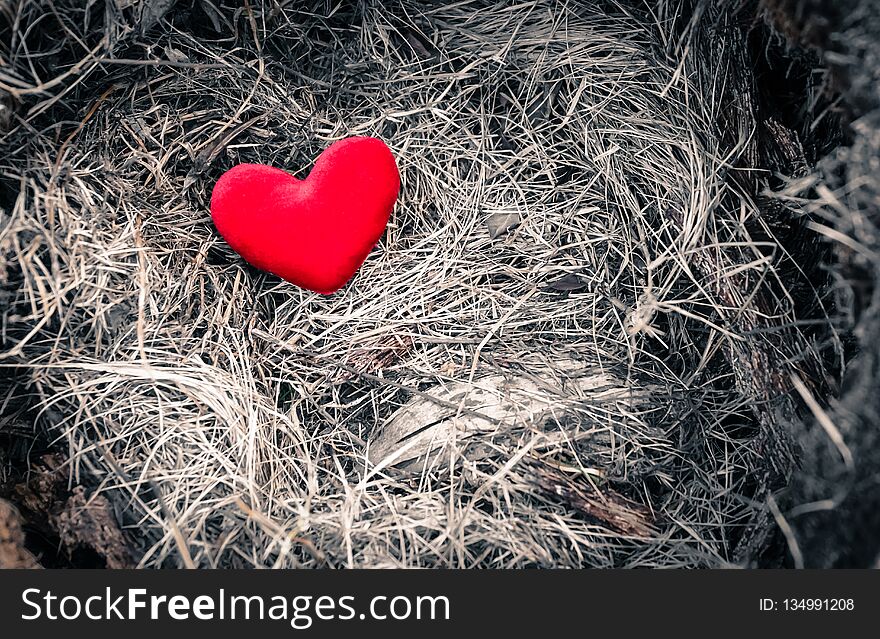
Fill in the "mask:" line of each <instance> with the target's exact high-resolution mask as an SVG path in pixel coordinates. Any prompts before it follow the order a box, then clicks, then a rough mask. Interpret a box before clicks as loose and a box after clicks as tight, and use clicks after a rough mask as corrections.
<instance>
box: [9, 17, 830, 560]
mask: <svg viewBox="0 0 880 639" xmlns="http://www.w3.org/2000/svg"><path fill="white" fill-rule="evenodd" d="M172 4H173V3H168V2H165V3H163V2H152V3H140V4H137V3H127V4H126V3H118V2H117V3H115V4H114V3H113V2H108V3H107V4H106V6H107V7H114V9H113V10H111V9H106V10H105V9H104V8H102V7H101V6H99V7H97V8H93V9H91V10H86V11H82V10H76V9H74V8H72V7H73V6H74V5H78V3H74V2H71V3H66V2H60V1H59V2H55V3H54V4H53V5H52V6H53V7H54V10H53V11H46V10H45V6H43V5H44V3H41V2H37V1H36V0H17V1H14V2H11V3H7V5H6V6H5V7H4V9H3V10H2V13H3V18H2V19H0V20H7V21H8V23H9V24H7V25H6V26H2V22H0V33H2V37H0V42H3V43H4V44H2V45H0V59H2V66H0V92H2V91H4V90H5V92H6V93H7V94H9V95H10V96H12V98H11V99H10V100H8V101H7V104H8V105H9V107H10V109H12V108H14V109H15V111H16V113H15V115H14V116H12V117H11V118H10V124H9V127H8V130H7V132H6V133H5V134H4V136H3V138H2V140H0V181H2V189H3V192H2V197H3V199H2V200H0V260H5V262H6V269H5V276H4V275H3V273H4V270H3V269H0V278H3V282H2V283H3V284H4V286H3V290H4V291H5V292H4V293H2V294H3V295H5V296H6V303H5V306H3V308H2V309H0V331H2V332H0V345H2V350H0V366H3V367H5V370H7V371H10V372H11V371H13V370H14V371H15V372H16V374H17V377H15V378H14V379H15V383H14V384H13V385H12V386H11V387H10V388H11V390H10V391H9V394H8V397H13V396H14V397H16V398H17V399H16V401H24V402H26V403H27V404H28V405H29V406H32V407H33V409H34V410H35V411H37V412H38V413H39V415H40V417H41V422H40V423H41V424H43V425H45V426H46V427H47V428H49V429H50V432H51V433H53V435H54V436H55V437H56V438H57V441H58V442H59V443H61V444H62V446H63V447H65V448H66V449H67V451H68V453H69V456H70V460H69V469H70V473H71V478H72V481H73V482H74V483H80V482H92V484H93V485H94V490H95V492H97V493H99V494H104V495H106V496H108V498H109V499H111V501H112V502H113V503H114V504H116V505H117V508H118V511H119V512H120V513H122V516H123V518H124V522H125V524H126V527H127V530H129V532H130V538H131V540H132V544H133V546H134V547H136V548H137V549H138V556H139V558H140V565H142V566H181V565H198V566H212V567H213V566H221V567H227V566H275V567H294V566H297V567H312V566H336V567H348V566H352V567H354V566H370V567H386V566H428V567H435V566H436V567H498V568H500V567H522V566H544V567H548V566H594V567H610V566H628V567H631V566H709V565H724V564H727V563H728V562H739V563H744V562H748V561H750V560H752V559H754V558H755V557H756V555H757V554H758V553H759V552H760V551H761V550H762V549H763V548H764V547H765V546H766V544H767V540H766V533H767V530H768V527H769V523H768V522H769V521H770V519H769V517H770V510H769V507H768V497H769V495H770V492H771V491H772V490H774V489H775V488H778V487H780V486H782V485H784V484H785V481H786V480H787V477H788V476H789V473H790V472H791V468H792V464H793V459H794V456H795V452H794V451H793V449H792V447H791V445H790V442H789V438H788V436H787V434H786V431H785V423H786V419H787V417H788V416H790V415H791V414H792V412H793V410H794V406H793V403H792V401H791V400H790V399H789V398H788V392H789V390H790V379H791V375H792V374H797V375H798V377H799V378H803V380H804V381H805V382H806V383H807V384H810V383H811V380H814V379H820V378H821V375H820V374H819V372H818V369H819V366H820V364H819V362H820V361H821V359H822V358H821V357H820V354H819V353H816V352H815V348H814V346H813V343H812V341H810V340H808V339H807V338H806V337H804V335H803V334H802V332H801V330H802V328H801V326H800V324H799V320H800V319H805V318H799V317H798V308H799V304H800V301H799V300H795V299H794V298H793V297H792V296H789V295H788V294H787V291H788V288H789V287H790V280H788V279H786V278H783V277H781V276H780V272H782V270H784V269H785V268H788V269H789V270H796V269H793V268H792V265H796V264H797V263H799V260H801V259H802V256H800V255H798V254H797V253H796V252H795V253H793V251H801V252H803V253H804V255H806V254H808V253H809V252H810V251H811V247H810V246H809V245H801V246H799V247H794V248H793V247H786V246H783V245H782V244H781V242H780V240H778V239H777V237H776V235H775V233H774V229H773V228H770V227H769V226H768V224H767V222H766V221H765V219H764V218H763V217H762V215H761V213H762V211H761V208H760V206H759V201H758V199H757V195H758V193H760V192H761V191H762V189H763V188H765V187H766V186H767V181H768V179H769V176H768V174H767V172H766V171H763V172H762V171H758V170H756V169H759V168H761V166H762V165H761V164H760V163H761V153H760V150H759V146H758V142H757V140H758V137H759V135H760V131H761V128H760V126H759V122H758V121H757V120H756V115H755V113H756V108H757V107H756V104H757V97H756V96H755V95H754V87H753V86H752V84H751V81H750V80H749V79H748V72H746V71H745V69H748V66H747V65H748V64H749V54H748V50H747V47H746V42H745V38H744V34H743V27H742V25H741V24H740V23H739V21H740V19H741V18H740V15H739V14H737V13H736V9H735V8H734V7H733V6H732V5H733V3H726V2H718V3H705V2H703V3H698V4H697V5H696V8H695V9H693V10H688V11H685V10H684V9H682V8H681V7H680V5H682V6H683V3H679V2H668V3H667V2H660V3H654V2H650V3H646V4H645V5H642V4H641V3H639V2H635V1H634V2H632V3H626V2H616V3H615V2H610V3H602V4H601V6H590V5H588V4H587V3H583V6H581V5H578V4H575V3H558V2H555V1H551V0H535V1H533V2H524V3H518V4H511V5H507V4H505V5H503V6H497V7H493V6H491V4H492V3H485V2H481V1H477V0H474V1H466V2H459V3H438V4H431V3H428V4H426V3H424V2H416V1H409V0H404V1H401V2H396V3H391V6H389V3H379V2H362V3H359V4H358V6H357V7H356V8H354V9H349V8H346V7H344V6H343V7H335V8H334V7H331V6H330V5H329V4H326V3H323V2H316V3H314V6H312V7H311V8H310V9H308V10H306V9H304V8H302V7H301V6H300V3H272V4H271V5H267V6H266V7H265V9H263V8H262V7H261V6H260V4H259V3H256V2H250V3H245V4H244V5H243V6H244V9H241V6H240V5H238V4H236V5H235V6H236V7H239V9H240V11H239V12H238V13H237V14H234V13H233V10H232V8H227V9H224V10H223V11H222V14H223V16H225V17H219V16H215V18H216V19H217V21H216V23H215V24H214V26H211V24H212V23H211V20H210V19H208V17H207V16H208V14H209V13H211V11H212V10H211V9H210V8H209V7H210V6H212V5H211V4H210V3H207V2H205V3H199V2H197V3H193V4H192V6H190V4H189V3H179V4H180V5H181V6H178V7H173V8H172V7H171V5H172ZM68 5H70V6H68ZM98 5H100V3H98ZM122 5H125V6H126V7H127V8H125V9H124V10H119V9H116V8H115V7H119V6H122ZM129 5H130V6H129ZM162 5H167V7H166V8H168V10H169V12H168V13H167V14H166V15H164V17H162V18H161V19H158V16H159V15H161V14H162V11H158V10H156V11H153V12H152V13H149V12H146V9H145V7H148V6H152V7H154V8H160V9H161V8H162ZM334 6H335V5H334ZM648 6H650V7H651V9H650V10H649V9H647V8H646V7H648ZM203 12H208V13H203ZM679 12H681V14H680V13H679ZM148 14H149V15H154V14H155V15H154V17H157V19H156V20H153V24H154V25H155V26H153V25H151V24H149V20H148V21H147V23H146V24H147V26H152V27H153V28H152V30H150V31H148V32H144V31H143V30H142V29H141V28H139V27H138V28H136V27H135V26H133V25H144V24H145V22H144V20H145V16H146V17H147V18H149V15H148ZM37 32H41V33H43V34H54V35H55V37H54V39H49V41H48V42H47V40H46V39H45V38H44V39H42V40H41V41H40V44H37V41H36V39H35V38H36V36H35V35H33V34H34V33H37ZM9 36H11V38H10V37H9ZM40 47H42V48H40ZM58 60H60V61H63V63H59V62H57V61H58ZM71 65H73V66H71ZM59 73H60V74H61V75H60V76H59V75H58V74H59ZM53 74H54V75H53ZM56 76H57V77H59V78H60V79H58V80H57V81H56V80H54V79H53V78H55V77H56ZM349 135H375V136H378V137H381V138H383V139H384V140H386V141H387V143H388V144H389V145H390V146H391V148H392V150H393V151H394V152H395V155H396V157H397V158H398V163H399V166H400V170H401V177H402V189H401V197H400V200H399V202H398V205H397V207H396V209H395V212H394V214H393V216H392V220H391V224H390V226H389V229H388V232H387V234H386V235H385V237H384V238H383V239H382V240H381V241H380V244H379V246H378V247H377V248H376V250H375V251H374V252H373V253H372V254H371V255H370V257H369V258H368V259H367V261H366V263H365V265H364V267H363V268H362V269H361V271H360V272H359V274H358V275H357V276H356V278H355V279H354V280H353V281H352V282H351V284H350V285H349V286H347V287H346V288H345V289H344V290H343V291H342V292H340V293H337V294H335V295H332V296H326V297H325V296H319V295H315V294H311V293H308V292H305V291H303V290H300V289H297V288H295V287H294V286H292V285H289V284H287V283H284V282H282V281H280V280H278V279H277V278H274V277H271V276H267V275H264V274H261V273H259V272H256V271H254V270H253V269H251V268H249V267H248V266H247V265H245V264H244V263H243V262H242V261H241V260H240V259H239V258H238V257H237V256H235V255H234V254H233V253H232V252H231V251H230V249H229V248H228V247H227V246H226V245H225V244H224V243H223V242H222V240H221V239H220V238H219V237H218V235H217V233H216V232H215V230H214V229H213V227H212V225H211V222H210V217H209V215H208V210H207V203H208V200H209V196H210V190H211V186H212V184H213V183H214V181H215V180H216V178H217V177H218V176H219V175H220V174H221V172H222V171H223V170H225V169H227V168H229V167H230V166H232V165H234V164H235V163H238V162H262V163H266V164H272V165H275V166H280V167H285V168H289V169H290V170H292V171H297V172H298V173H299V174H300V175H302V174H303V172H305V171H307V170H308V167H309V166H310V164H311V162H313V161H314V158H315V157H316V155H317V154H318V153H319V152H320V150H321V149H322V148H324V147H325V146H327V145H328V144H329V143H330V142H331V141H333V140H336V139H339V138H342V137H345V136H349ZM498 219H502V220H509V219H518V220H520V223H519V225H518V226H516V227H515V228H513V229H512V230H510V231H509V232H502V233H500V234H499V235H498V236H497V237H495V238H492V237H490V233H489V231H488V229H487V220H498ZM803 259H809V258H803ZM800 295H801V297H804V294H803V293H801V294H800ZM806 297H807V298H809V301H810V302H811V303H815V305H816V306H817V307H818V308H820V310H819V311H818V312H817V313H816V317H818V318H819V321H820V322H822V321H827V322H830V320H827V319H823V318H827V316H826V315H824V313H823V312H822V311H821V304H820V303H819V300H818V297H817V296H816V295H815V294H814V292H812V291H811V290H807V293H806ZM831 345H832V346H833V345H834V342H833V340H832V342H831ZM564 359H575V360H577V361H578V362H579V363H580V364H581V365H582V366H583V367H584V368H585V369H587V370H591V371H594V372H595V373H597V374H609V375H613V376H614V377H615V379H618V380H620V381H621V383H623V384H624V385H626V386H627V387H629V388H631V389H633V390H634V391H638V392H640V393H641V392H643V391H644V390H645V389H648V390H649V391H650V393H651V394H652V398H653V399H652V401H651V402H650V404H649V405H648V406H641V407H640V409H639V410H637V411H635V412H633V411H632V410H627V407H628V406H631V404H630V403H627V402H619V401H601V400H599V399H595V398H594V399H591V398H590V397H589V396H587V397H583V396H581V397H575V396H569V397H567V398H566V397H565V391H564V384H563V383H561V384H560V385H559V386H558V387H557V391H559V389H560V388H561V389H562V391H559V392H561V393H562V397H561V398H560V404H559V405H560V410H559V411H556V412H555V414H553V415H551V416H549V417H548V418H546V419H541V420H525V421H520V420H516V419H511V420H509V421H505V422H504V423H499V424H497V425H496V426H497V428H496V430H495V431H494V432H491V433H488V434H484V435H481V437H482V438H483V439H482V441H481V442H480V443H481V444H483V446H482V449H481V451H480V454H479V455H477V456H473V455H470V454H469V451H468V448H467V447H466V446H464V445H462V446H460V447H456V446H451V447H450V449H449V450H448V451H447V455H449V456H450V461H451V462H452V463H451V464H448V465H445V466H443V467H440V468H426V469H425V470H424V472H421V473H415V474H413V473H408V472H403V471H402V470H399V469H396V468H395V467H393V466H388V467H385V468H379V469H376V468H372V467H370V466H369V465H368V463H367V458H366V448H367V446H368V443H369V442H370V440H371V436H373V434H374V433H375V432H376V429H377V428H378V427H379V426H381V425H382V424H384V423H385V422H386V421H387V420H388V419H389V418H390V417H391V415H392V414H393V413H394V412H395V411H396V410H397V409H398V408H399V407H400V406H402V405H404V404H405V403H406V402H407V401H408V400H409V399H410V398H412V397H414V396H417V397H423V395H424V394H425V392H426V389H431V388H433V387H435V386H436V385H438V384H444V383H452V382H465V383H471V382H473V381H475V380H477V381H478V380H479V379H480V378H482V377H485V376H487V375H491V374H498V373H506V374H510V375H516V374H521V373H522V372H523V371H525V372H529V373H533V374H536V375H538V376H539V377H545V378H553V379H563V380H564V378H565V374H566V371H565V370H559V368H558V367H557V366H556V363H557V362H559V361H561V360H564ZM419 393H422V395H419ZM0 402H2V400H0ZM554 487H555V488H554ZM601 508H605V509H606V510H608V511H609V512H612V514H613V516H615V517H616V516H623V517H624V518H626V517H630V516H635V517H637V518H638V519H639V521H640V522H641V523H640V524H639V525H638V526H615V525H614V523H613V521H612V517H611V516H608V517H605V518H604V519H603V515H601V514H600V515H598V516H597V515H596V513H597V512H599V511H600V510H601ZM597 509H599V510H597ZM620 513H623V515H621V514H620Z"/></svg>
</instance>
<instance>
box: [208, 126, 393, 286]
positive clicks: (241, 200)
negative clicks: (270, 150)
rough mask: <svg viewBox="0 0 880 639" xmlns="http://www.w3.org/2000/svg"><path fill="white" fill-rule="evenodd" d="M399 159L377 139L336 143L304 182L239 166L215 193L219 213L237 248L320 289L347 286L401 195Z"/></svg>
mask: <svg viewBox="0 0 880 639" xmlns="http://www.w3.org/2000/svg"><path fill="white" fill-rule="evenodd" d="M399 191H400V174H399V173H398V172H397V164H396V163H395V162H394V156H393V155H391V151H390V149H389V148H388V147H387V146H385V143H384V142H382V141H381V140H377V139H376V138H365V137H354V138H347V139H345V140H340V141H339V142H334V143H333V144H331V145H330V147H329V148H327V149H326V150H325V151H324V152H323V153H322V154H321V155H320V156H319V157H318V160H317V161H316V162H315V166H314V168H313V169H312V172H311V173H310V174H309V176H308V177H307V178H306V179H304V180H298V179H297V178H295V177H293V176H292V175H290V174H289V173H286V172H285V171H282V170H281V169H276V168H273V167H271V166H265V165H262V164H239V165H238V166H236V167H233V168H231V169H230V170H228V171H227V172H226V173H224V174H223V175H222V176H221V177H220V179H219V180H217V184H216V185H215V186H214V192H213V193H212V194H211V217H212V218H213V219H214V225H215V226H216V227H217V230H218V231H220V235H222V236H223V238H224V239H225V240H226V241H227V242H228V243H229V245H230V246H231V247H232V248H233V250H235V252H236V253H238V254H239V255H241V256H242V257H243V258H244V259H245V260H247V261H248V262H249V263H250V264H252V265H254V266H256V267H257V268H259V269H261V270H264V271H268V272H270V273H274V274H275V275H278V276H279V277H282V278H284V279H285V280H287V281H288V282H292V283H294V284H296V285H297V286H301V287H303V288H307V289H309V290H311V291H315V292H317V293H324V294H329V293H332V292H334V291H337V290H339V289H340V288H342V286H344V285H345V283H346V282H348V280H350V279H351V277H352V276H353V275H354V274H355V271H357V270H358V268H360V266H361V264H363V263H364V260H365V259H366V258H367V255H368V254H369V253H370V251H371V250H372V249H373V247H374V246H375V245H376V242H378V241H379V238H380V237H381V236H382V233H383V232H384V231H385V226H386V225H387V224H388V218H389V216H390V215H391V209H393V208H394V202H395V201H396V200H397V194H398V192H399Z"/></svg>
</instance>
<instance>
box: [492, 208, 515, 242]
mask: <svg viewBox="0 0 880 639" xmlns="http://www.w3.org/2000/svg"><path fill="white" fill-rule="evenodd" d="M521 223H522V219H521V218H520V216H519V213H517V212H516V211H499V212H498V213H493V214H492V215H490V216H489V218H488V219H487V220H486V228H487V229H489V237H490V238H491V239H493V240H494V239H496V238H497V237H499V236H501V235H504V234H505V233H507V232H508V231H511V230H513V229H515V228H516V227H517V226H519V225H520V224H521Z"/></svg>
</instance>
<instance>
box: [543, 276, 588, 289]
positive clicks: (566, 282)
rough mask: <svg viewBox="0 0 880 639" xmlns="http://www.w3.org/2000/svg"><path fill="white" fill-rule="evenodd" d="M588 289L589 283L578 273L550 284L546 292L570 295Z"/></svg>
mask: <svg viewBox="0 0 880 639" xmlns="http://www.w3.org/2000/svg"><path fill="white" fill-rule="evenodd" d="M587 288H589V283H588V282H587V281H586V280H585V279H583V278H582V277H581V276H580V275H577V274H576V273H569V274H568V275H565V276H563V277H562V278H561V279H558V280H556V281H555V282H550V283H549V284H548V285H547V286H546V287H545V288H544V290H546V291H556V292H558V293H569V292H572V291H582V290H584V289H587Z"/></svg>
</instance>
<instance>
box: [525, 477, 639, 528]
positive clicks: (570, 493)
mask: <svg viewBox="0 0 880 639" xmlns="http://www.w3.org/2000/svg"><path fill="white" fill-rule="evenodd" d="M527 470H528V471H531V473H532V478H533V482H534V486H535V488H536V489H537V490H538V492H539V493H540V494H542V495H543V496H544V498H545V499H547V500H548V501H550V502H554V503H558V504H560V505H563V506H565V507H567V508H570V509H572V510H574V511H577V512H579V513H580V514H581V515H583V516H585V517H586V518H588V519H592V520H594V521H596V522H597V523H599V524H601V525H603V526H605V527H607V528H608V529H609V530H612V531H614V532H617V533H620V534H623V535H632V536H634V537H640V538H647V537H650V536H651V535H653V534H655V533H656V531H655V529H654V526H653V523H654V522H653V519H652V517H651V513H650V512H649V511H648V509H647V508H645V507H644V506H642V505H641V504H637V503H635V502H633V501H630V500H629V499H626V498H625V497H623V496H622V495H620V494H618V493H616V492H614V491H613V490H610V489H607V488H606V489H604V490H603V491H602V492H600V491H599V490H598V489H596V488H595V487H593V486H590V485H588V484H587V483H586V482H584V481H578V477H579V476H578V475H571V474H567V473H564V472H562V471H560V470H558V469H556V468H554V467H552V466H549V465H547V464H544V463H533V464H530V465H528V466H527Z"/></svg>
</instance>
